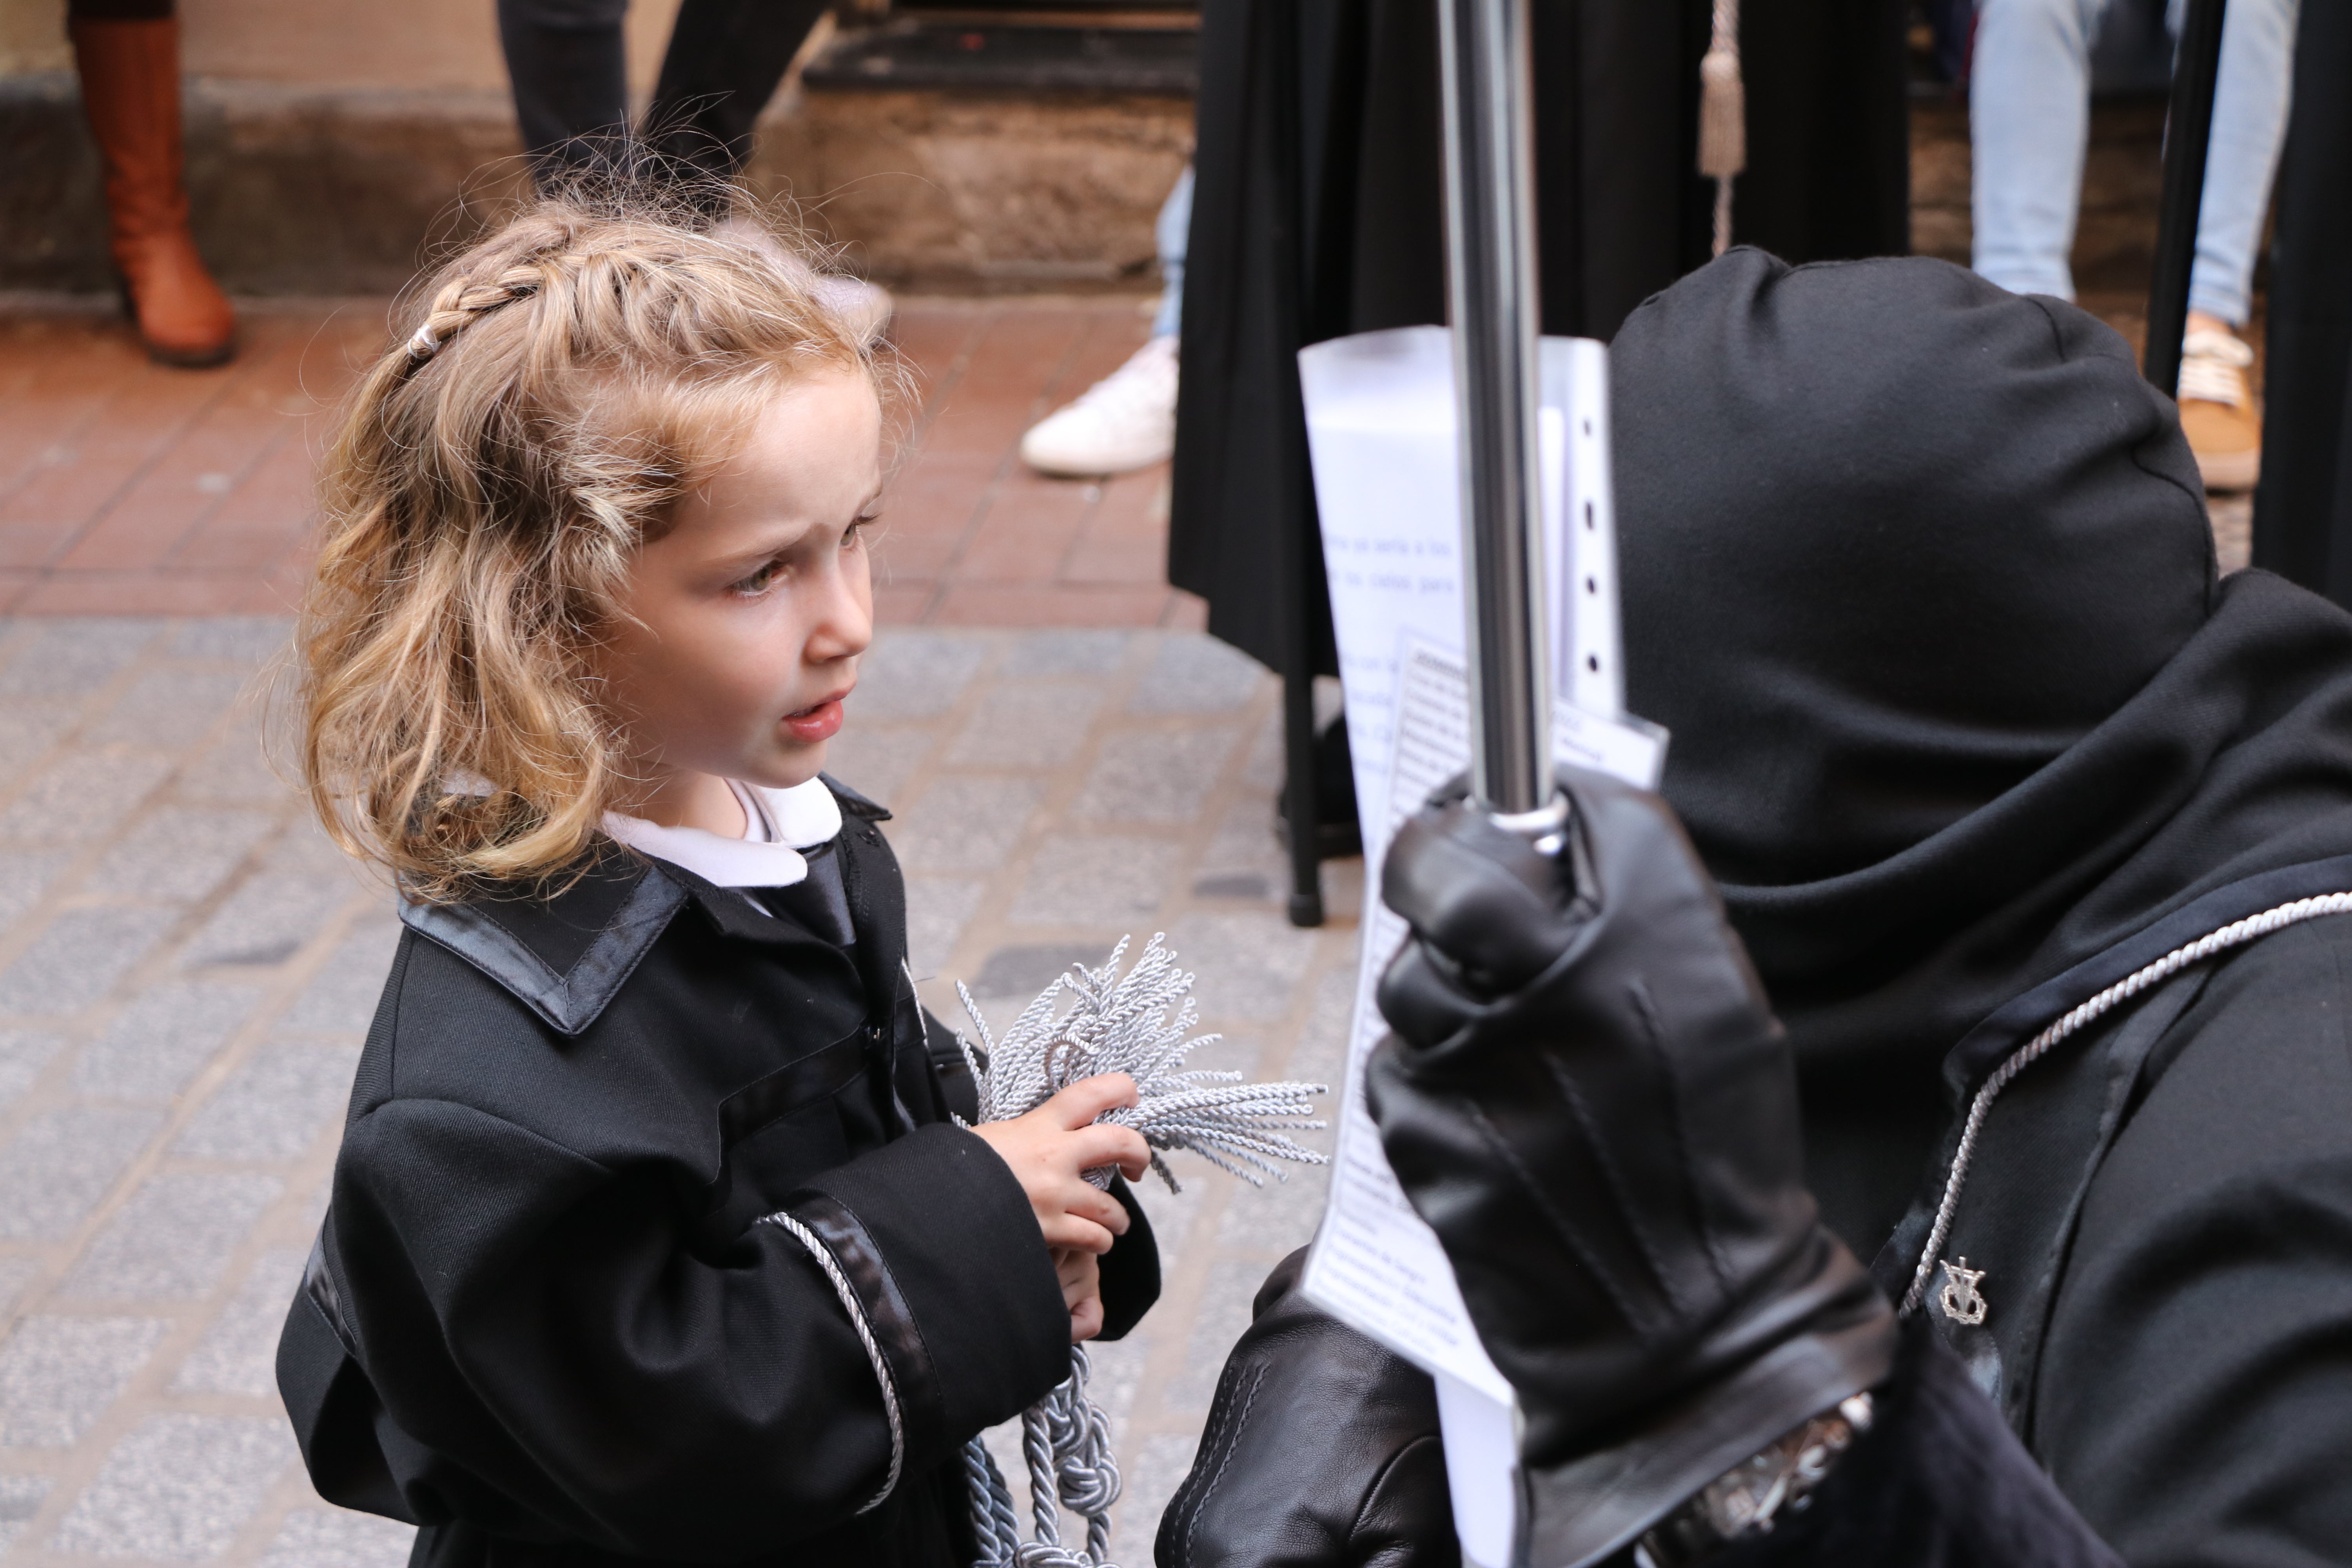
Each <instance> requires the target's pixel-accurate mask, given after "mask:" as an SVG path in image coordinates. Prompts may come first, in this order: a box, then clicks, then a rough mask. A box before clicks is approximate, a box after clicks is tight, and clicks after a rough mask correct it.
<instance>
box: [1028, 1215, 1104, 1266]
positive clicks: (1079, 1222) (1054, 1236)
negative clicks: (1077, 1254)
mask: <svg viewBox="0 0 2352 1568" xmlns="http://www.w3.org/2000/svg"><path fill="white" fill-rule="evenodd" d="M1039 1223H1040V1225H1041V1226H1043V1228H1044V1230H1045V1245H1046V1246H1048V1247H1076V1248H1077V1249H1078V1250H1079V1251H1081V1252H1091V1253H1094V1254H1096V1255H1097V1257H1099V1256H1100V1255H1101V1254H1103V1253H1106V1252H1108V1251H1109V1250H1110V1244H1111V1243H1112V1242H1114V1241H1116V1240H1118V1237H1115V1236H1113V1235H1112V1234H1111V1233H1110V1232H1109V1231H1108V1230H1106V1229H1105V1228H1104V1227H1102V1226H1099V1225H1097V1224H1096V1223H1095V1222H1094V1221H1092V1220H1090V1219H1082V1218H1080V1217H1079V1216H1078V1215H1074V1214H1067V1213H1065V1214H1058V1215H1055V1216H1054V1217H1053V1218H1051V1219H1046V1220H1041V1221H1040V1222H1039Z"/></svg>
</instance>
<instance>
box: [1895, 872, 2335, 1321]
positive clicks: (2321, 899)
mask: <svg viewBox="0 0 2352 1568" xmlns="http://www.w3.org/2000/svg"><path fill="white" fill-rule="evenodd" d="M2340 914H2352V892H2347V893H2323V894H2321V895H2319V896H2318V897H2316V898H2309V899H2297V900H2294V902H2292V903H2285V904H2280V905H2278V906H2277V907H2276V908H2274V909H2269V910H2263V912H2262V913H2260V914H2258V915H2248V916H2247V917H2246V918H2245V919H2244V920H2242V921H2231V923H2230V924H2228V925H2225V926H2223V927H2221V929H2220V930H2218V931H2208V932H2207V933H2206V934H2205V935H2203V936H2200V937H2199V938H2198V939H2197V940H2196V941H2195V942H2189V943H2188V944H2187V945H2185V946H2182V947H2176V948H2174V949H2173V950H2172V951H2171V952H2168V953H2166V954H2165V955H2164V956H2163V957H2162V958H2159V959H2158V960H2157V961H2156V962H2155V963H2151V964H2148V965H2147V966H2146V967H2145V968H2142V969H2138V970H2135V971H2134V972H2133V973H2130V974H2127V975H2126V976H2125V977H2124V978H2123V979H2121V980H2118V981H2116V983H2115V984H2113V985H2110V986H2108V987H2107V988H2106V989H2105V990H2104V991H2102V992H2100V993H2099V994H2097V995H2095V996H2094V997H2092V998H2091V999H2090V1000H2089V1001H2087V1002H2084V1003H2083V1004H2082V1005H2080V1006H2078V1007H2076V1008H2074V1010H2073V1011H2072V1012H2070V1013H2067V1014H2066V1015H2065V1016H2063V1017H2061V1018H2060V1019H2059V1020H2058V1021H2057V1022H2056V1023H2054V1024H2053V1025H2051V1026H2049V1027H2048V1028H2046V1029H2044V1030H2042V1032H2041V1033H2040V1034H2038V1035H2036V1036H2034V1037H2033V1038H2032V1039H2030V1040H2028V1041H2026V1042H2025V1044H2023V1045H2021V1046H2020V1047H2018V1048H2017V1049H2016V1050H2014V1051H2012V1052H2011V1053H2010V1055H2009V1058H2008V1059H2006V1060H2005V1061H2003V1062H2002V1063H2001V1064H2000V1066H1999V1067H1998V1068H1994V1069H1993V1072H1992V1076H1991V1077H1990V1078H1988V1079H1985V1081H1984V1087H1983V1088H1981V1089H1978V1090H1977V1093H1976V1098H1975V1099H1974V1100H1970V1101H1969V1116H1968V1120H1967V1121H1965V1122H1963V1123H1962V1124H1961V1127H1960V1142H1959V1147H1958V1148H1957V1149H1955V1150H1954V1151H1953V1152H1952V1170H1951V1174H1950V1175H1948V1176H1947V1177H1946V1178H1945V1180H1944V1198H1943V1202H1942V1203H1940V1204H1938V1205H1937V1208H1936V1223H1935V1224H1934V1226H1931V1227H1929V1229H1928V1232H1927V1245H1926V1246H1925V1247H1921V1248H1920V1250H1919V1265H1918V1267H1917V1268H1915V1269H1914V1270H1913V1271H1912V1274H1911V1289H1909V1290H1907V1291H1906V1292H1905V1293H1904V1296H1903V1306H1902V1309H1901V1311H1900V1314H1899V1315H1900V1316H1902V1317H1906V1318H1907V1317H1909V1316H1910V1315H1911V1314H1912V1313H1914V1312H1916V1311H1917V1310H1919V1305H1920V1303H1921V1302H1922V1301H1923V1300H1926V1299H1927V1284H1928V1280H1929V1279H1930V1278H1931V1277H1932V1276H1933V1274H1934V1273H1935V1269H1936V1266H1937V1262H1938V1261H1939V1260H1940V1258H1941V1257H1942V1254H1943V1250H1944V1243H1945V1241H1946V1240H1947V1239H1948V1238H1949V1237H1950V1236H1951V1234H1952V1221H1953V1219H1954V1217H1955V1216H1957V1215H1958V1213H1959V1207H1960V1189H1961V1187H1962V1186H1964V1185H1965V1184H1967V1182H1968V1179H1969V1164H1970V1163H1971V1162H1973V1161H1974V1160H1975V1158H1976V1152H1977V1138H1978V1136H1979V1134H1980V1133H1981V1132H1982V1131H1984V1123H1985V1116H1986V1114H1987V1113H1988V1112H1989V1111H1990V1110H1992V1102H1993V1100H1994V1099H1995V1098H1996V1097H1997V1096H1999V1095H2000V1091H2001V1090H2002V1089H2006V1088H2008V1087H2009V1084H2010V1081H2011V1079H2014V1078H2016V1077H2017V1075H2018V1074H2019V1073H2021V1072H2023V1071H2024V1070H2025V1069H2026V1068H2030V1067H2032V1065H2033V1064H2034V1063H2035V1062H2037V1061H2039V1060H2041V1059H2042V1058H2043V1057H2044V1056H2047V1055H2048V1054H2049V1053H2050V1050H2051V1047H2053V1046H2055V1045H2057V1044H2058V1043H2059V1042H2060V1041H2061V1040H2063V1039H2065V1038H2066V1037H2068V1036H2069V1035H2072V1034H2074V1032H2075V1031H2076V1030H2078V1029H2080V1028H2082V1027H2083V1026H2084V1025H2085V1024H2090V1023H2093V1022H2095V1021H2096V1020H2097V1019H2099V1018H2100V1017H2102V1016H2105V1014H2107V1013H2109V1012H2111V1011H2113V1010H2114V1009H2115V1007H2116V1005H2119V1004H2121V1003H2124V1002H2128V1001H2130V1000H2131V999H2132V998H2133V997H2135V996H2137V995H2138V994H2140V993H2141V992H2143V991H2145V990H2147V988H2148V987H2149V986H2151V985H2154V984H2158V982H2159V981H2164V980H2169V979H2171V978H2172V976H2174V975H2175V974H2178V973H2180V972H2181V971H2182V970H2184V969H2186V968H2188V967H2189V965H2190V964H2192V963H2203V962H2204V961H2205V960H2207V959H2209V958H2210V957H2212V956H2213V955H2214V954H2215V953H2217V952H2225V951H2227V950H2228V949H2230V948H2232V947H2238V946H2241V945H2242V944H2244V943H2246V942H2252V941H2253V940H2254V939H2255V938H2257V937H2264V936H2268V935H2270V934H2271V933H2272V932H2273V931H2278V930H2281V929H2283V928H2284V927H2286V926H2291V925H2295V924H2297V923H2299V922H2301V921H2308V920H2317V919H2318V918H2320V917H2321V916H2323V915H2340ZM1960 1263H1961V1265H1962V1266H1963V1268H1965V1266H1966V1265H1967V1263H1968V1259H1967V1258H1961V1259H1960ZM1967 1272H1968V1273H1969V1281H1968V1284H1969V1288H1970V1291H1971V1293H1972V1292H1973V1288H1974V1285H1975V1281H1976V1280H1977V1279H1981V1278H1982V1277H1983V1274H1984V1271H1983V1270H1982V1269H1973V1270H1967ZM1983 1316H1984V1313H1983V1310H1982V1307H1981V1305H1980V1304H1979V1305H1978V1306H1977V1307H1976V1309H1975V1317H1974V1319H1973V1320H1971V1321H1981V1320H1982V1318H1983Z"/></svg>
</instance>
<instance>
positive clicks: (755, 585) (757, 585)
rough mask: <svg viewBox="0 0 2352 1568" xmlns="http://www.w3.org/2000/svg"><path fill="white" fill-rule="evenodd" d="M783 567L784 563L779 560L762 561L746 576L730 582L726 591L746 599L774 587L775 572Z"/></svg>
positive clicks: (778, 571)
mask: <svg viewBox="0 0 2352 1568" xmlns="http://www.w3.org/2000/svg"><path fill="white" fill-rule="evenodd" d="M783 569H784V565H783V563H782V562H781V561H765V562H762V563H761V564H760V567H759V570H757V571H755V572H753V573H752V574H751V575H750V576H748V577H745V578H742V579H741V580H740V581H738V582H735V583H732V584H729V585H728V590H727V591H728V592H729V593H730V594H740V595H742V596H743V597H745V598H747V599H748V598H752V597H755V596H756V595H761V594H764V593H766V592H767V591H768V590H769V589H770V588H772V587H774V586H775V584H776V574H778V573H780V572H782V570H783Z"/></svg>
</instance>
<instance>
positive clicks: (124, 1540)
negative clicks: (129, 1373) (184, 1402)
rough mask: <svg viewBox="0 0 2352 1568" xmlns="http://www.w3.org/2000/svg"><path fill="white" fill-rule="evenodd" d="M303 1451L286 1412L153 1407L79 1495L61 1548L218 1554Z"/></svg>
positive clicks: (192, 1559)
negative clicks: (256, 1415)
mask: <svg viewBox="0 0 2352 1568" xmlns="http://www.w3.org/2000/svg"><path fill="white" fill-rule="evenodd" d="M295 1458H296V1455H295V1448H294V1434H293V1433H292V1432H291V1431H289V1429H288V1427H287V1426H286V1423H285V1422H284V1421H282V1420H280V1421H264V1420H257V1419H253V1418H250V1417H247V1416H239V1415H151V1416H149V1417H148V1418H147V1419H146V1420H145V1421H142V1423H140V1425H139V1426H138V1427H137V1428H136V1429H135V1430H134V1431H132V1433H131V1436H128V1437H125V1438H124V1439H123V1440H122V1441H121V1443H119V1444H117V1445H116V1446H115V1449H114V1452H112V1453H111V1454H109V1455H108V1456H107V1458H106V1463H105V1464H104V1465H103V1466H101V1467H100V1469H99V1472H98V1477H97V1479H95V1480H93V1481H91V1482H90V1484H89V1489H88V1490H86V1491H84V1492H83V1493H82V1494H81V1496H80V1497H79V1498H78V1499H76V1500H75V1501H74V1505H73V1507H72V1509H71V1510H68V1512H67V1514H66V1517H65V1522H64V1523H62V1524H60V1525H58V1533H57V1536H56V1544H57V1547H58V1550H59V1551H61V1552H90V1553H92V1554H94V1555H97V1556H100V1557H163V1558H168V1559H171V1560H173V1561H175V1562H182V1563H202V1562H204V1561H205V1560H206V1559H208V1558H213V1557H217V1556H219V1555H220V1554H221V1553H222V1552H225V1551H226V1550H227V1549H228V1546H229V1543H230V1542H233V1541H235V1540H236V1534H237V1531H239V1530H241V1529H243V1528H244V1526H245V1521H247V1520H248V1519H250V1518H252V1517H253V1514H254V1511H255V1510H257V1509H258V1508H259V1507H260V1506H261V1500H262V1499H263V1498H264V1497H265V1496H267V1495H268V1491H269V1488H270V1486H271V1484H272V1483H273V1482H275V1481H276V1480H277V1479H278V1477H279V1476H280V1475H282V1474H283V1473H284V1472H285V1470H286V1468H287V1467H288V1466H289V1465H290V1464H292V1463H293V1462H294V1460H295Z"/></svg>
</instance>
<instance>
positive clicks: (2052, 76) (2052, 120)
mask: <svg viewBox="0 0 2352 1568" xmlns="http://www.w3.org/2000/svg"><path fill="white" fill-rule="evenodd" d="M2109 3H2110V0H1979V5H1978V7H1977V42H1976V56H1975V63H1974V65H1973V66H1972V67H1971V68H1970V69H1969V147H1970V150H1971V152H1972V153H1973V157H1974V170H1973V174H1972V181H1971V190H1970V192H1969V205H1970V208H1971V209H1972V216H1973V217H1974V219H1975V225H1976V240H1975V256H1974V258H1973V259H1974V263H1975V266H1976V269H1977V271H1978V272H1979V273H1981V274H1982V275H1983V276H1985V277H1986V278H1989V279H1991V280H1992V281H1993V282H1995V283H1998V284H2000V286H2001V287H2002V288H2004V289H2011V290H2013V291H2015V292H2017V293H2020V294H2054V295H2056V296H2057V297H2058V298H2060V299H2062V300H2071V299H2073V298H2074V273H2073V271H2072V269H2071V268H2068V266H2067V264H2066V258H2067V256H2068V255H2069V253H2071V252H2072V251H2073V249H2074V212H2075V208H2076V207H2077V206H2078V205H2080V204H2081V200H2082V193H2083V151H2084V144H2085V142H2086V141H2087V139H2088V137H2089V135H2090V127H2091V110H2090V100H2091V65H2090V61H2091V41H2092V39H2093V38H2094V37H2096V36H2097V33H2098V26H2099V22H2100V20H2101V18H2102V17H2104V16H2105V14H2106V9H2107V5H2109Z"/></svg>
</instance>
